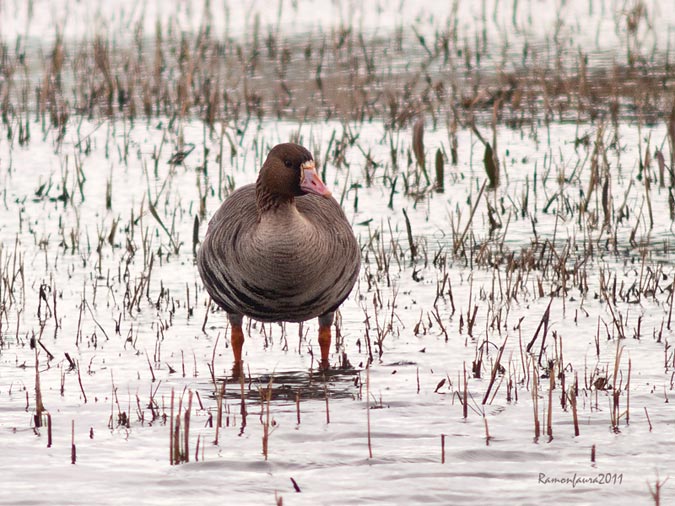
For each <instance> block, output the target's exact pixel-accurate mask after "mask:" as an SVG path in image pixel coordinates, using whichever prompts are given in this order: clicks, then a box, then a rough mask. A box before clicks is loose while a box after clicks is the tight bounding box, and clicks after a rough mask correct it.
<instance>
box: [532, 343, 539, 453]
mask: <svg viewBox="0 0 675 506" xmlns="http://www.w3.org/2000/svg"><path fill="white" fill-rule="evenodd" d="M530 358H531V360H532V410H533V412H534V439H535V441H536V440H538V439H539V436H540V434H541V430H540V428H539V373H538V371H537V362H536V361H535V360H534V357H532V356H531V355H530Z"/></svg>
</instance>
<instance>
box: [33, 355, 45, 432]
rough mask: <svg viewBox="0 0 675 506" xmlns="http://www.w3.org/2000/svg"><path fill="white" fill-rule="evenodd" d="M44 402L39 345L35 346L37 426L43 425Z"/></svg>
mask: <svg viewBox="0 0 675 506" xmlns="http://www.w3.org/2000/svg"><path fill="white" fill-rule="evenodd" d="M45 411H46V410H45V406H44V404H43V403H42V389H41V388H40V360H39V358H38V350H37V346H36V347H35V418H34V420H35V427H42V414H43V413H44V412H45Z"/></svg>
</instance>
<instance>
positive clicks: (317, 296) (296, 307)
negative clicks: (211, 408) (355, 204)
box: [197, 143, 360, 367]
mask: <svg viewBox="0 0 675 506" xmlns="http://www.w3.org/2000/svg"><path fill="white" fill-rule="evenodd" d="M197 266H198V268H199V273H200V274H201V277H202V280H203V281H204V286H205V287H206V290H207V291H208V293H209V294H210V295H211V297H212V299H213V300H214V301H215V302H216V303H217V304H218V305H219V306H220V307H222V308H223V309H224V310H225V311H226V312H227V314H228V317H229V319H230V323H231V324H232V344H233V350H234V355H235V357H234V358H235V366H238V365H239V363H240V361H241V346H242V344H243V339H244V338H243V331H242V329H241V323H242V316H243V315H245V316H249V317H251V318H253V319H256V320H261V321H269V322H276V321H292V322H299V321H305V320H309V319H311V318H316V317H319V344H320V345H321V358H322V365H323V366H324V367H326V366H327V365H328V352H329V347H330V325H331V323H332V321H333V313H334V311H335V310H336V309H337V308H338V307H339V306H340V304H341V303H342V302H343V301H344V300H345V298H347V296H348V295H349V292H350V291H351V289H352V288H353V286H354V283H355V282H356V279H357V277H358V273H359V267H360V250H359V247H358V244H357V242H356V239H355V238H354V234H353V232H352V229H351V226H350V225H349V222H348V221H347V219H346V217H345V215H344V213H343V212H342V209H341V208H340V206H339V204H338V203H337V202H336V201H335V199H333V198H332V197H331V196H330V192H328V190H327V188H326V187H325V185H324V184H323V182H322V181H321V180H320V178H319V176H318V175H317V173H316V169H315V166H314V160H313V159H312V155H311V153H310V152H309V151H307V150H306V149H305V148H303V147H301V146H299V145H297V144H290V143H288V144H279V145H278V146H275V147H274V148H273V149H272V151H270V153H269V155H268V157H267V159H266V160H265V163H264V165H263V167H262V169H261V171H260V175H259V177H258V181H257V182H256V184H255V185H253V184H250V185H246V186H244V187H242V188H240V189H238V190H237V191H235V192H234V193H233V194H232V195H231V196H230V197H229V198H228V199H227V200H225V202H224V203H223V204H222V206H221V207H220V209H219V210H218V211H217V212H216V214H215V215H214V216H213V218H212V219H211V222H210V223H209V227H208V230H207V232H206V237H205V238H204V242H203V244H202V246H201V249H200V250H199V254H198V257H197Z"/></svg>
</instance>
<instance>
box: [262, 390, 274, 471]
mask: <svg viewBox="0 0 675 506" xmlns="http://www.w3.org/2000/svg"><path fill="white" fill-rule="evenodd" d="M260 398H261V401H262V406H261V407H262V412H263V413H264V414H265V420H264V421H263V437H262V452H263V455H264V456H265V460H267V456H268V451H269V438H270V403H271V401H272V378H270V382H269V384H268V385H267V388H264V389H263V388H261V389H260Z"/></svg>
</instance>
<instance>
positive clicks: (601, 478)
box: [538, 473, 623, 488]
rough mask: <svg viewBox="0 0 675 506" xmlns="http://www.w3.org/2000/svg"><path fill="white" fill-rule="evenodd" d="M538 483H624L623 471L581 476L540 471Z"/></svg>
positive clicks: (573, 485)
mask: <svg viewBox="0 0 675 506" xmlns="http://www.w3.org/2000/svg"><path fill="white" fill-rule="evenodd" d="M538 483H540V484H542V485H554V484H555V485H572V488H575V487H576V486H577V485H621V484H622V483H623V473H598V474H596V475H592V476H591V475H589V476H580V475H578V474H577V473H574V475H573V476H564V477H560V476H547V475H546V473H539V478H538Z"/></svg>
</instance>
